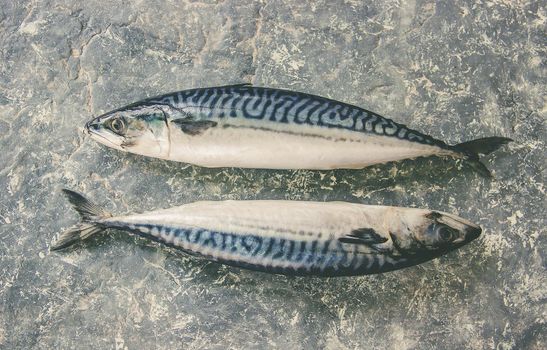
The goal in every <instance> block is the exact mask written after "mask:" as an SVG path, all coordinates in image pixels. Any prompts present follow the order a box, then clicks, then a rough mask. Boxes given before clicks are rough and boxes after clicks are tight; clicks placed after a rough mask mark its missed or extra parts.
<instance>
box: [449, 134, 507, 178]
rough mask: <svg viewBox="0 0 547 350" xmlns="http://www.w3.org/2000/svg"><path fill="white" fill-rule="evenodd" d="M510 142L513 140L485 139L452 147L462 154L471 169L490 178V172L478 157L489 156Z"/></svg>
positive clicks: (496, 137)
mask: <svg viewBox="0 0 547 350" xmlns="http://www.w3.org/2000/svg"><path fill="white" fill-rule="evenodd" d="M511 141H513V140H512V139H510V138H507V137H498V136H493V137H485V138H482V139H476V140H472V141H467V142H462V143H459V144H457V145H455V146H454V149H455V150H457V151H459V152H461V153H463V154H464V155H465V157H466V159H467V160H468V161H469V164H470V165H471V167H473V169H475V170H476V171H478V172H479V173H480V174H481V175H483V176H485V177H492V174H491V173H490V170H488V168H487V167H486V166H485V165H484V164H483V163H481V161H480V160H479V155H480V154H482V155H486V154H490V153H492V152H494V151H495V150H497V149H498V148H500V147H501V146H503V145H505V144H507V143H509V142H511Z"/></svg>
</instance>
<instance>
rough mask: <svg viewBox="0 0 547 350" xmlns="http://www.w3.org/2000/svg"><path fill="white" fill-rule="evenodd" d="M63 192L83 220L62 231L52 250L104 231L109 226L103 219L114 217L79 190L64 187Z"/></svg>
mask: <svg viewBox="0 0 547 350" xmlns="http://www.w3.org/2000/svg"><path fill="white" fill-rule="evenodd" d="M63 193H64V194H65V196H66V197H67V198H68V201H69V202H70V204H72V206H73V207H74V209H75V210H76V211H77V212H78V214H80V217H81V218H82V222H80V223H78V224H76V225H74V226H73V227H71V228H69V229H68V230H66V231H65V232H63V233H61V235H60V236H59V238H57V240H56V241H55V242H54V243H53V244H52V245H51V247H50V250H52V251H53V250H59V249H63V248H66V247H69V246H71V245H73V244H75V243H77V242H80V241H83V240H86V239H88V238H89V237H91V236H93V235H94V234H96V233H98V232H101V231H103V230H104V229H105V228H107V227H106V226H105V225H104V223H102V220H103V219H106V218H110V217H112V214H110V213H109V212H107V211H106V210H104V209H103V208H101V207H100V206H98V205H96V204H94V203H92V202H90V201H89V200H88V199H87V198H85V197H84V196H82V195H81V194H79V193H77V192H74V191H71V190H67V189H63Z"/></svg>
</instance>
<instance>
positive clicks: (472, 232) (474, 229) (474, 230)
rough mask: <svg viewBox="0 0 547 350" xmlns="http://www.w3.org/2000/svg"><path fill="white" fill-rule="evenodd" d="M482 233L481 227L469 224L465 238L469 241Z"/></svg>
mask: <svg viewBox="0 0 547 350" xmlns="http://www.w3.org/2000/svg"><path fill="white" fill-rule="evenodd" d="M481 233H482V229H481V228H480V227H479V226H471V227H469V228H468V229H467V230H466V231H465V240H466V241H467V242H471V241H472V240H475V239H477V238H479V236H480V235H481Z"/></svg>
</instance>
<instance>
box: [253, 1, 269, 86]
mask: <svg viewBox="0 0 547 350" xmlns="http://www.w3.org/2000/svg"><path fill="white" fill-rule="evenodd" d="M265 7H266V5H263V6H261V7H259V9H258V11H257V15H258V16H257V17H258V18H257V19H256V21H255V22H256V28H255V32H254V34H253V36H252V37H251V38H250V39H249V40H250V43H251V48H252V49H253V52H252V63H251V66H252V69H253V73H252V74H251V78H250V79H249V80H250V81H251V84H256V71H257V70H258V53H259V52H258V46H257V38H258V36H259V35H260V32H261V31H262V25H263V24H264V13H263V11H264V8H265Z"/></svg>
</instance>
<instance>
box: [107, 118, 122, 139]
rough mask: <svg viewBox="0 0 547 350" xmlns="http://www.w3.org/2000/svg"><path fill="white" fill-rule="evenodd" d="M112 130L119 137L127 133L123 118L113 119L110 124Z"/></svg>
mask: <svg viewBox="0 0 547 350" xmlns="http://www.w3.org/2000/svg"><path fill="white" fill-rule="evenodd" d="M109 128H110V130H112V131H114V132H115V133H116V134H118V135H123V134H124V132H125V122H124V120H123V118H113V119H112V120H111V121H110V123H109Z"/></svg>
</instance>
